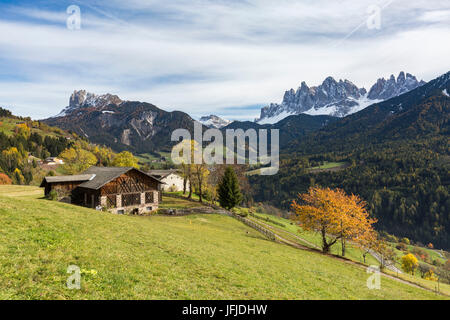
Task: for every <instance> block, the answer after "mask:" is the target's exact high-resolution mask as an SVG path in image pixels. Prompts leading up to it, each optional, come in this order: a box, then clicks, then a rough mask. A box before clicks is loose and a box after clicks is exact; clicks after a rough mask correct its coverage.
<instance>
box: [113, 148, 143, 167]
mask: <svg viewBox="0 0 450 320" xmlns="http://www.w3.org/2000/svg"><path fill="white" fill-rule="evenodd" d="M112 165H113V166H114V167H134V168H139V164H138V159H137V158H136V157H135V156H133V154H132V153H131V152H129V151H122V152H121V153H118V154H117V155H116V156H115V157H114V159H113V161H112Z"/></svg>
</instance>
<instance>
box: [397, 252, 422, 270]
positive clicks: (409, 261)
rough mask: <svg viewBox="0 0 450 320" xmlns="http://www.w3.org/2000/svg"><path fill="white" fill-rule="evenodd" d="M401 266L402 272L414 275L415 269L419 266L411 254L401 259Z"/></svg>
mask: <svg viewBox="0 0 450 320" xmlns="http://www.w3.org/2000/svg"><path fill="white" fill-rule="evenodd" d="M401 264H402V269H403V271H405V272H407V273H411V274H412V275H414V272H415V270H416V268H417V267H418V266H419V261H418V260H417V258H416V257H415V256H414V255H413V254H412V253H408V254H407V255H404V256H403V257H402V259H401Z"/></svg>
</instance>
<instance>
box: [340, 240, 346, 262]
mask: <svg viewBox="0 0 450 320" xmlns="http://www.w3.org/2000/svg"><path fill="white" fill-rule="evenodd" d="M345 245H346V243H345V239H344V237H342V239H341V246H342V256H343V257H345Z"/></svg>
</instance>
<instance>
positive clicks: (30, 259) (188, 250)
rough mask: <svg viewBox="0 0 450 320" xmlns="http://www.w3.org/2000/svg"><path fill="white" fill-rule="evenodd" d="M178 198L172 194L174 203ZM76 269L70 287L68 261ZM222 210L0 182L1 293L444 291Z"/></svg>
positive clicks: (295, 295) (304, 295)
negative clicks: (82, 199) (127, 202)
mask: <svg viewBox="0 0 450 320" xmlns="http://www.w3.org/2000/svg"><path fill="white" fill-rule="evenodd" d="M177 204H178V205H179V204H180V203H178V202H177ZM69 265H76V266H78V267H79V268H81V269H82V271H83V273H82V275H81V289H80V290H76V289H75V290H69V289H68V288H67V287H66V281H67V278H68V276H69V274H68V273H67V268H68V266H69ZM368 276H369V274H367V273H366V270H365V269H364V268H362V267H360V266H357V265H353V264H350V263H346V262H344V261H341V260H338V259H334V258H332V257H329V256H325V255H322V254H320V253H316V252H310V251H305V250H299V249H295V248H293V247H290V246H287V245H283V244H278V243H275V242H272V241H269V240H267V239H265V238H264V237H263V236H262V235H261V234H259V233H257V232H256V231H254V230H253V229H250V228H248V227H247V226H245V225H244V224H242V223H241V222H239V221H238V220H236V219H234V218H231V217H228V216H220V215H191V216H184V217H164V216H158V215H154V216H150V217H140V216H127V215H114V214H110V213H106V212H101V211H95V210H92V209H87V208H82V207H76V206H73V205H69V204H64V203H59V202H53V201H48V200H44V199H42V191H41V190H40V189H38V188H36V187H24V186H0V299H445V298H446V297H444V296H441V295H436V294H435V293H433V292H431V291H427V290H424V289H421V288H418V287H415V286H411V285H408V284H405V283H402V282H399V281H397V280H394V279H390V278H386V277H382V279H381V289H380V290H370V289H368V288H367V286H366V281H367V278H368Z"/></svg>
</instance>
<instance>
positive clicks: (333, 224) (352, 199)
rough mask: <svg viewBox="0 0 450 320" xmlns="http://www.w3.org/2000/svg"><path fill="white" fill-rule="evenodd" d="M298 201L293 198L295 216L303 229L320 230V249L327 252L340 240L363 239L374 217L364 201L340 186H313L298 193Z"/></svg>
mask: <svg viewBox="0 0 450 320" xmlns="http://www.w3.org/2000/svg"><path fill="white" fill-rule="evenodd" d="M299 198H300V200H301V201H302V203H301V204H299V203H297V202H296V201H293V203H292V209H293V211H294V212H295V217H294V218H293V219H294V220H296V221H298V222H299V223H300V225H301V226H302V227H303V228H304V229H305V230H313V231H316V232H319V233H320V234H321V237H322V251H323V252H324V253H328V252H329V251H330V248H331V246H333V245H334V244H335V243H337V242H338V241H339V240H340V241H342V243H343V245H344V246H343V248H344V249H343V250H344V251H343V254H345V241H348V240H351V241H356V242H357V241H362V238H363V237H366V236H367V235H368V232H369V231H370V230H373V227H372V224H374V223H375V222H376V220H375V219H371V218H370V217H369V213H368V212H367V210H366V203H365V202H364V201H362V200H361V198H359V197H358V196H356V195H353V194H352V195H346V194H345V193H344V191H343V190H340V189H335V190H333V189H330V188H320V187H312V188H310V189H309V191H308V193H305V194H300V195H299Z"/></svg>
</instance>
